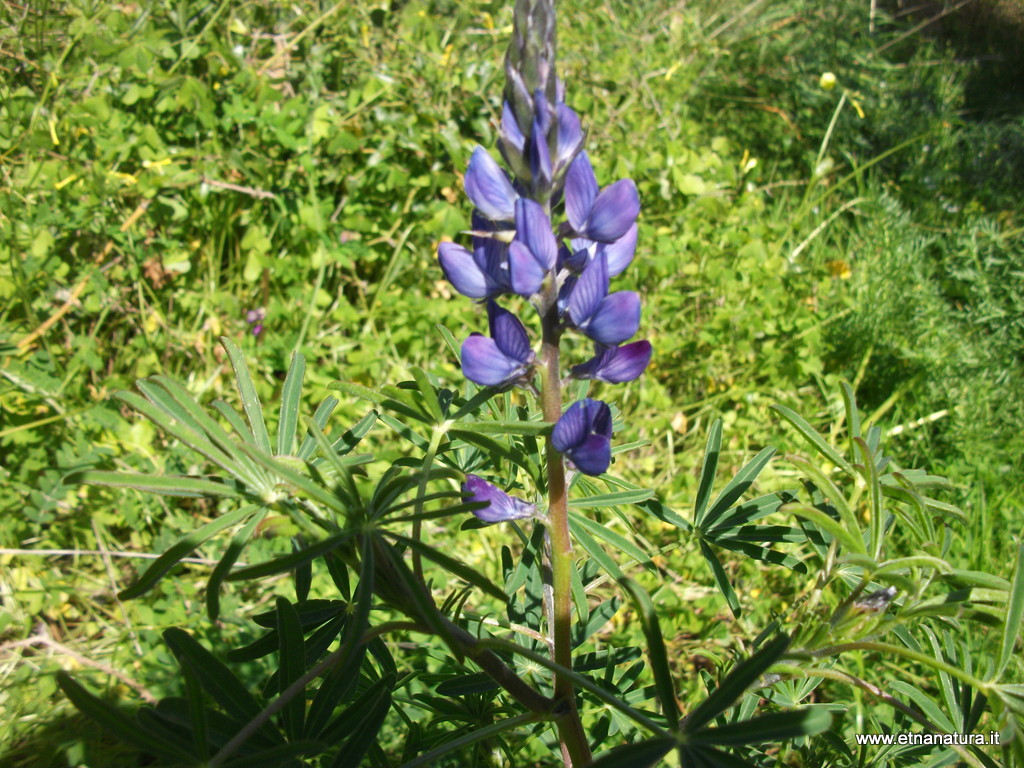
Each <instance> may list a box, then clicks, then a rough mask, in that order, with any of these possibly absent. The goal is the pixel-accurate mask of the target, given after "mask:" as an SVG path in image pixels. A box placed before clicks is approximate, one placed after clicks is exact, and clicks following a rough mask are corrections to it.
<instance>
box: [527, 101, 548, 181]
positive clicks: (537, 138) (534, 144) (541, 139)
mask: <svg viewBox="0 0 1024 768" xmlns="http://www.w3.org/2000/svg"><path fill="white" fill-rule="evenodd" d="M526 155H527V159H528V161H529V163H530V175H531V176H532V178H533V184H534V188H536V187H537V186H538V185H539V186H542V187H546V186H547V185H548V184H550V183H551V151H550V150H549V149H548V137H547V132H546V131H545V130H544V127H543V126H542V125H541V123H540V121H539V120H537V119H536V118H535V119H534V121H533V127H532V129H531V130H530V140H529V142H528V143H527V145H526Z"/></svg>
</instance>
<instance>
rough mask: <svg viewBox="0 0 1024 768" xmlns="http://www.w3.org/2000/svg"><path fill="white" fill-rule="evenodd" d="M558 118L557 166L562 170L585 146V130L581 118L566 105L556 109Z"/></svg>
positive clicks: (560, 105)
mask: <svg viewBox="0 0 1024 768" xmlns="http://www.w3.org/2000/svg"><path fill="white" fill-rule="evenodd" d="M556 115H557V117H558V144H557V149H556V152H557V156H556V157H555V165H556V166H557V167H559V168H562V167H564V166H565V165H566V163H569V162H570V161H572V159H573V158H574V157H575V156H576V153H577V152H578V151H579V148H580V146H581V145H582V144H583V128H582V126H581V125H580V118H579V116H577V114H576V113H575V112H573V111H572V110H571V109H569V107H567V106H565V104H559V105H558V107H557V108H556Z"/></svg>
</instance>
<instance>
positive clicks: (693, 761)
mask: <svg viewBox="0 0 1024 768" xmlns="http://www.w3.org/2000/svg"><path fill="white" fill-rule="evenodd" d="M680 753H681V759H682V764H683V765H685V766H686V768H757V766H755V765H754V764H753V763H748V762H747V761H746V760H743V759H741V758H739V757H736V755H730V754H729V753H728V752H722V751H721V750H720V749H715V748H714V747H708V746H702V745H695V746H692V747H689V746H686V747H682V748H681V749H680Z"/></svg>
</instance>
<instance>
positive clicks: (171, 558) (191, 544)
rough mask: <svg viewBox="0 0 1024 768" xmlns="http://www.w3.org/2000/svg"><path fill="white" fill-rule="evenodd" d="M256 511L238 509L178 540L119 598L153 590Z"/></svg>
mask: <svg viewBox="0 0 1024 768" xmlns="http://www.w3.org/2000/svg"><path fill="white" fill-rule="evenodd" d="M256 510H257V507H255V506H254V505H251V504H250V505H248V506H245V507H242V508H241V509H236V510H234V511H233V512H228V513H227V514H224V515H221V516H220V517H217V518H214V519H213V520H211V521H210V522H209V523H207V524H206V525H204V526H202V527H201V528H199V529H197V530H195V531H192V532H191V533H188V534H186V535H185V536H183V537H182V538H180V539H178V541H176V542H175V543H174V544H172V545H171V548H170V549H168V550H167V551H166V552H164V553H163V554H162V555H160V557H158V558H157V559H156V560H154V561H153V562H152V564H151V565H150V566H149V568H147V569H146V571H145V573H143V574H142V575H141V576H139V578H138V579H137V580H136V582H135V583H134V584H132V585H131V586H130V587H128V589H125V590H123V591H121V592H120V593H119V594H118V597H119V598H121V599H122V600H131V599H132V598H135V597H138V596H139V595H141V594H144V593H145V592H147V591H148V590H150V589H152V588H153V586H155V585H156V583H157V582H159V581H160V579H161V578H163V576H164V574H165V573H167V572H168V571H169V570H171V568H173V567H174V566H175V565H177V563H178V562H179V561H180V560H181V559H182V558H183V557H187V556H188V555H189V554H190V553H191V552H193V551H194V550H195V549H196V547H198V546H199V545H200V544H203V543H204V542H206V541H208V540H209V539H211V538H213V537H214V536H216V535H217V534H218V533H220V532H221V531H223V530H224V529H225V528H230V527H231V526H233V525H236V524H237V523H240V522H241V521H242V520H245V518H247V517H249V516H250V515H252V514H255V512H256Z"/></svg>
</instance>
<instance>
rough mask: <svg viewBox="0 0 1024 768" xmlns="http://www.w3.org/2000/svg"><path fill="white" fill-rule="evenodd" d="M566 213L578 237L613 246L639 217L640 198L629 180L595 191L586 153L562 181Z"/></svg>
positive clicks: (574, 162)
mask: <svg viewBox="0 0 1024 768" xmlns="http://www.w3.org/2000/svg"><path fill="white" fill-rule="evenodd" d="M565 213H566V216H568V218H569V225H570V226H571V227H572V231H573V233H574V234H575V235H576V236H577V237H585V238H586V239H588V240H597V241H599V242H602V243H614V242H615V241H616V240H618V239H619V238H620V237H622V236H623V235H625V234H626V232H627V231H628V230H629V228H630V227H631V226H633V225H634V224H635V223H636V217H637V216H639V215H640V195H639V194H638V193H637V191H636V184H634V183H633V180H632V179H621V180H619V181H616V182H615V183H614V184H612V185H610V186H608V187H605V188H604V189H603V190H598V186H597V177H596V176H595V175H594V169H593V167H592V166H591V165H590V159H589V158H588V157H587V153H586V152H585V151H584V152H580V153H579V154H578V155H577V156H576V159H575V160H573V161H572V165H570V166H569V172H568V173H567V174H566V177H565Z"/></svg>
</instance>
